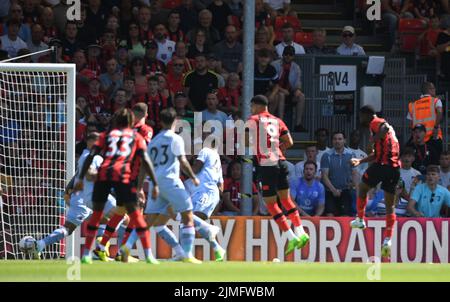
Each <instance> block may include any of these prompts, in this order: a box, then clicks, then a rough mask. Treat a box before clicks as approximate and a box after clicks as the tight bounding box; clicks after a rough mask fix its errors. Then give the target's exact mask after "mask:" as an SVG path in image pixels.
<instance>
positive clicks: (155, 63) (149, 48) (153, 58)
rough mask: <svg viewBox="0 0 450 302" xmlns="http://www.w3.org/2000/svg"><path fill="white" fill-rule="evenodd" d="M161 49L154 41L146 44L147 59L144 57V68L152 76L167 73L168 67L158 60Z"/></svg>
mask: <svg viewBox="0 0 450 302" xmlns="http://www.w3.org/2000/svg"><path fill="white" fill-rule="evenodd" d="M158 52H159V47H158V44H157V43H156V42H155V41H154V40H151V41H148V42H147V43H146V44H145V57H144V66H145V70H146V71H147V72H149V73H150V74H151V75H154V74H155V73H157V72H161V73H163V72H165V71H166V66H165V64H164V62H162V61H161V60H159V59H158V57H157V56H158Z"/></svg>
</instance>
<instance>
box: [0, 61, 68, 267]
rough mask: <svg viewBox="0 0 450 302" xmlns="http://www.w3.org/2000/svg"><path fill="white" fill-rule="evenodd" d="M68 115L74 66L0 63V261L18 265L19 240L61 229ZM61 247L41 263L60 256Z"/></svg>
mask: <svg viewBox="0 0 450 302" xmlns="http://www.w3.org/2000/svg"><path fill="white" fill-rule="evenodd" d="M74 109H75V65H72V64H23V63H17V64H16V63H0V181H1V186H2V191H3V193H2V194H1V198H0V259H24V258H25V255H24V254H23V253H21V252H20V250H19V247H18V243H19V241H20V239H21V238H22V237H24V236H27V235H29V236H33V237H34V238H35V239H36V240H39V239H41V238H43V237H44V236H46V235H47V234H49V233H51V232H52V231H53V230H54V229H55V228H57V227H58V226H60V225H61V224H64V216H65V212H66V207H65V203H64V187H65V184H66V182H67V180H68V179H69V178H70V177H71V176H72V175H73V173H74V161H75V158H74V154H75V152H74V144H75V140H74V136H75V133H74V128H75V111H74ZM69 240H70V239H69ZM69 240H67V241H69ZM66 244H68V242H66ZM66 244H65V243H64V242H61V243H59V244H55V245H53V246H50V247H48V248H47V249H46V250H45V251H44V253H43V254H42V255H43V257H44V258H47V259H48V258H57V257H61V256H64V255H65V248H66V246H65V245H66Z"/></svg>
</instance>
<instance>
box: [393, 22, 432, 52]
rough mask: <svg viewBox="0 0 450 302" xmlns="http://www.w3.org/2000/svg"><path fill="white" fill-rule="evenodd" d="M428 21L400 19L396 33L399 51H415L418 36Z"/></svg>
mask: <svg viewBox="0 0 450 302" xmlns="http://www.w3.org/2000/svg"><path fill="white" fill-rule="evenodd" d="M427 27H428V23H427V22H426V21H424V20H421V19H400V21H399V25H398V34H399V39H400V51H401V52H415V51H416V50H417V48H418V46H419V43H418V40H419V36H420V35H421V34H422V33H424V32H425V30H426V29H427Z"/></svg>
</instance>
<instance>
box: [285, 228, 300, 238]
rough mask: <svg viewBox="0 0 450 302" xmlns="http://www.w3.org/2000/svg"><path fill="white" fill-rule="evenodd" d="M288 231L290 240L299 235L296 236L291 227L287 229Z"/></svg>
mask: <svg viewBox="0 0 450 302" xmlns="http://www.w3.org/2000/svg"><path fill="white" fill-rule="evenodd" d="M286 233H287V235H288V238H289V240H292V239H298V237H297V236H295V234H294V232H293V231H292V230H291V229H289V230H287V231H286Z"/></svg>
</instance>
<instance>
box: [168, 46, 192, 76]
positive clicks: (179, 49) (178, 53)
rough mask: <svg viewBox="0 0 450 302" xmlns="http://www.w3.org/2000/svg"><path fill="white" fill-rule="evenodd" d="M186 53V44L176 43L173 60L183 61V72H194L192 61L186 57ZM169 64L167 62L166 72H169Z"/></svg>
mask: <svg viewBox="0 0 450 302" xmlns="http://www.w3.org/2000/svg"><path fill="white" fill-rule="evenodd" d="M187 53H188V49H187V46H186V43H184V42H182V41H179V42H177V44H176V45H175V53H174V54H173V58H177V59H180V60H183V64H184V72H189V71H192V70H194V60H192V59H189V58H188V57H187ZM171 63H172V62H169V64H168V65H167V69H168V70H170V68H171Z"/></svg>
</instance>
